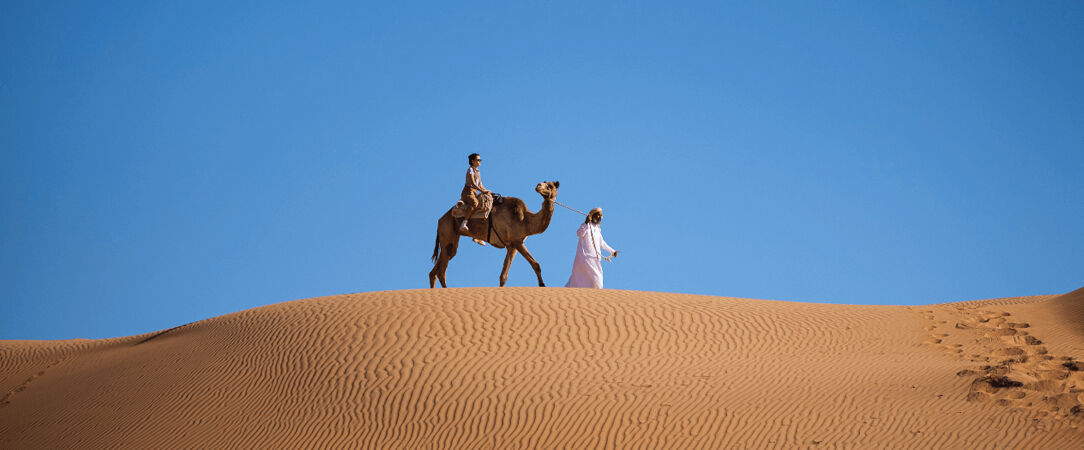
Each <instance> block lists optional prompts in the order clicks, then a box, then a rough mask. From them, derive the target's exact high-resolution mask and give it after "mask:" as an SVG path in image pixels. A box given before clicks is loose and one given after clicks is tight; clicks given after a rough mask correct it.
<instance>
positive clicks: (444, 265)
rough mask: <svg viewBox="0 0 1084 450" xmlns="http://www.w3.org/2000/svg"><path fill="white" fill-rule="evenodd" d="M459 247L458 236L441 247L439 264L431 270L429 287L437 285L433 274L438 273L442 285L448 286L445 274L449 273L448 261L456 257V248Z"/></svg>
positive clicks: (443, 286)
mask: <svg viewBox="0 0 1084 450" xmlns="http://www.w3.org/2000/svg"><path fill="white" fill-rule="evenodd" d="M458 247H459V239H458V236H457V237H456V239H455V240H453V241H452V242H449V243H446V244H444V245H443V246H441V248H440V257H439V258H437V264H436V265H435V266H433V270H432V271H430V272H429V287H430V288H432V287H435V286H434V284H435V283H433V275H436V277H437V279H439V280H440V287H442V288H446V287H448V282H447V281H445V280H444V274H446V273H448V261H451V260H452V258H454V257H455V251H456V248H458Z"/></svg>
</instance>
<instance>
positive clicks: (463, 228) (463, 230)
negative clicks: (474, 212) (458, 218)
mask: <svg viewBox="0 0 1084 450" xmlns="http://www.w3.org/2000/svg"><path fill="white" fill-rule="evenodd" d="M459 232H460V233H463V234H467V233H470V229H469V228H467V221H466V220H464V221H463V225H460V226H459Z"/></svg>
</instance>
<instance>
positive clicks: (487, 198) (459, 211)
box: [452, 194, 493, 219]
mask: <svg viewBox="0 0 1084 450" xmlns="http://www.w3.org/2000/svg"><path fill="white" fill-rule="evenodd" d="M475 195H477V196H478V207H477V208H475V209H474V213H473V214H471V219H488V218H489V211H490V210H492V209H493V195H491V194H475ZM465 215H467V205H466V204H464V203H463V200H460V201H458V202H456V203H455V206H453V207H452V217H455V218H456V219H462V218H463V216H465Z"/></svg>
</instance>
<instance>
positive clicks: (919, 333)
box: [0, 288, 1084, 449]
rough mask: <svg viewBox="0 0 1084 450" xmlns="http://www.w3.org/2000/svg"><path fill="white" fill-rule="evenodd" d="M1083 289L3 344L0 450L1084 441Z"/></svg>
mask: <svg viewBox="0 0 1084 450" xmlns="http://www.w3.org/2000/svg"><path fill="white" fill-rule="evenodd" d="M1082 327H1084V289H1081V290H1077V291H1074V292H1072V293H1069V294H1064V295H1049V296H1035V297H1019V298H1006V299H995V300H982V301H968V302H960V303H946V304H936V305H928V306H857V305H837V304H816V303H798V302H781V301H769V300H750V299H740V298H726V297H709V296H698V295H682V294H664V293H653V292H634V291H618V290H586V289H564V288H464V289H444V290H406V291H388V292H371V293H363V294H351V295H340V296H334V297H323V298H313V299H307V300H297V301H291V302H286V303H279V304H274V305H269V306H264V307H260V308H255V309H251V310H247V311H241V312H237V313H234V314H229V315H225V316H221V317H215V318H212V319H207V320H203V321H200V322H196V323H192V324H188V325H184V326H180V327H177V328H173V329H169V330H164V331H159V332H156V333H148V334H144V335H139V336H129V337H123V338H115V339H103V340H67V341H0V368H2V369H0V447H3V448H53V447H68V448H86V447H92V448H98V447H138V448H166V447H168V448H172V447H236V446H240V447H248V448H257V447H258V448H263V447H291V448H292V447H328V446H336V447H374V448H682V449H684V448H734V447H812V446H818V445H820V446H831V447H859V448H880V447H900V448H903V447H913V448H994V447H997V448H1005V447H1009V448H1012V447H1015V448H1057V449H1066V448H1080V446H1081V444H1082V443H1084V412H1082V411H1081V404H1082V403H1084V329H1082Z"/></svg>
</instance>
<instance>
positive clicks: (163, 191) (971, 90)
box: [0, 1, 1084, 339]
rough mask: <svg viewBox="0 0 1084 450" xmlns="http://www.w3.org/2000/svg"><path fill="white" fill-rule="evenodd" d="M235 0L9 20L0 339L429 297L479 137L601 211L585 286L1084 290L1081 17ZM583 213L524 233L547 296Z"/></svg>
mask: <svg viewBox="0 0 1084 450" xmlns="http://www.w3.org/2000/svg"><path fill="white" fill-rule="evenodd" d="M227 3H229V5H223V4H222V2H144V1H133V2H122V3H118V2H104V1H103V2H70V3H68V2H53V1H50V2H9V1H5V2H3V4H2V6H0V148H2V158H3V160H2V164H0V170H2V177H0V183H2V185H0V205H2V217H0V219H2V220H0V222H2V223H0V227H2V228H0V248H2V259H0V270H2V274H3V275H2V278H0V295H2V301H0V305H2V306H0V339H61V338H75V337H82V338H102V337H115V336H124V335H131V334H137V333H143V332H149V331H155V330H160V329H164V328H169V327H172V326H176V325H180V324H183V323H187V322H192V321H196V320H200V319H205V318H208V317H212V316H216V315H221V314H226V313H230V312H233V311H238V310H242V309H247V308H252V307H256V306H260V305H265V304H269V303H276V302H281V301H287V300H293V299H299V298H307V297H316V296H324V295H335V294H343V293H350V292H365V291H374V290H392V289H413V288H423V287H427V286H428V280H427V273H428V271H429V269H430V268H431V263H430V262H429V256H430V254H431V252H432V249H433V242H434V237H435V227H436V221H437V218H438V217H440V215H441V214H442V213H443V212H444V211H445V210H446V209H447V208H448V207H449V206H450V205H451V204H452V203H453V202H454V201H455V200H456V199H457V197H458V195H459V191H460V189H461V187H462V182H463V174H464V172H465V170H466V155H467V154H468V153H471V152H478V153H481V154H482V155H483V158H484V159H485V162H484V164H483V167H482V172H483V179H484V182H485V183H486V185H487V186H489V187H490V188H491V189H493V190H495V191H497V192H501V193H503V194H505V195H508V196H516V197H521V198H523V199H524V200H525V201H526V202H527V204H528V205H530V206H531V208H532V209H534V210H537V209H538V207H539V206H540V204H541V198H540V197H539V196H538V195H537V194H536V193H535V192H534V191H533V187H534V186H535V184H536V183H537V182H539V181H543V180H560V181H561V190H560V194H559V196H558V200H559V201H562V202H564V203H567V204H569V205H572V206H574V207H578V208H581V209H586V208H590V207H593V206H601V207H603V208H604V209H605V211H606V219H605V221H604V223H603V231H604V235H605V237H606V239H607V241H608V242H610V243H611V244H612V245H613V246H614V247H616V248H617V249H619V250H623V251H624V252H625V253H624V254H623V255H622V256H621V257H620V258H619V260H618V261H617V262H616V263H612V264H607V265H606V266H605V269H606V285H607V287H610V288H615V289H636V290H648V291H665V292H680V293H691V294H709V295H720V296H736V297H751V298H765V299H779V300H793V301H816V302H832V303H861V304H926V303H936V302H946V301H957V300H969V299H979V298H992V297H1007V296H1020V295H1037V294H1053V293H1062V292H1068V291H1071V290H1074V289H1076V288H1079V287H1081V286H1082V285H1084V263H1082V259H1081V255H1084V83H1082V82H1081V74H1084V27H1082V26H1081V24H1082V23H1084V4H1082V3H1080V2H1025V1H1020V2H994V3H989V4H986V3H982V2H940V1H930V2H905V3H902V4H895V3H891V2H794V3H785V2H784V3H775V2H750V3H747V4H738V3H730V2H704V3H700V4H695V3H684V4H682V5H672V4H670V3H674V2H651V3H654V4H649V3H631V2H628V3H626V2H580V1H576V2H530V3H542V4H536V5H531V6H522V5H510V4H509V3H524V2H491V3H469V4H458V3H460V2H431V3H414V2H380V3H373V4H368V3H366V2H341V3H320V4H318V5H313V4H310V2H293V3H278V2H266V1H260V2H227ZM449 3H456V4H455V5H449ZM720 3H726V4H725V5H720ZM389 4H391V5H390V6H389ZM581 220H582V219H581V217H580V216H577V215H575V214H573V213H571V212H569V211H567V210H561V209H559V210H558V211H557V213H556V216H555V218H554V220H553V222H552V224H551V226H550V228H549V230H548V231H547V232H546V233H544V234H542V235H537V236H533V237H531V238H529V239H528V240H527V246H528V248H530V249H531V251H532V252H533V253H534V255H535V257H537V258H538V259H539V260H540V262H541V263H542V267H543V275H544V276H545V279H546V281H547V283H548V284H549V285H551V286H561V285H563V284H564V282H565V281H566V280H567V278H568V275H569V272H570V269H571V265H572V253H573V250H574V249H575V245H576V237H575V234H574V232H575V229H576V227H577V225H578V224H579V223H580V222H581ZM460 249H461V250H460V254H459V256H457V257H456V258H455V259H454V260H453V261H452V263H451V267H450V268H449V270H448V280H449V283H450V285H451V286H455V287H465V286H496V285H497V279H498V275H499V272H500V266H501V263H502V260H503V257H504V253H503V251H502V250H496V249H493V248H490V247H487V248H481V247H478V246H475V245H473V244H471V243H470V242H469V241H466V240H464V241H463V242H462V244H461V247H460ZM534 283H535V281H534V274H533V272H532V271H531V269H530V266H529V265H528V264H527V263H526V262H524V261H523V260H521V259H517V260H516V261H515V262H514V263H513V266H512V271H511V276H510V279H509V284H510V285H513V286H531V285H534Z"/></svg>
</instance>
